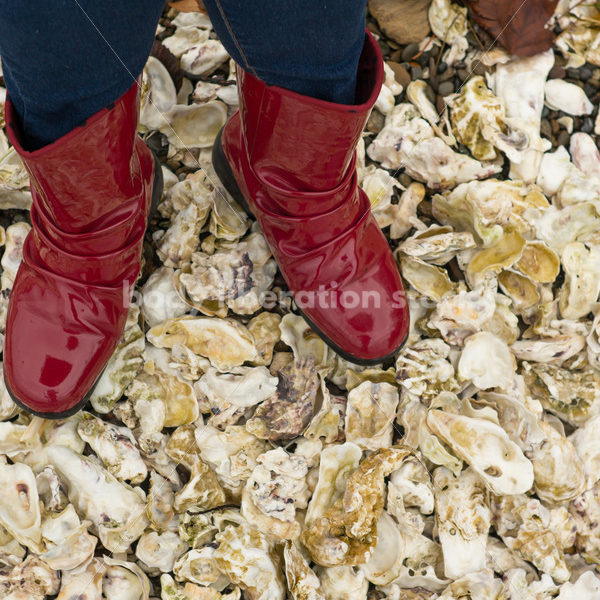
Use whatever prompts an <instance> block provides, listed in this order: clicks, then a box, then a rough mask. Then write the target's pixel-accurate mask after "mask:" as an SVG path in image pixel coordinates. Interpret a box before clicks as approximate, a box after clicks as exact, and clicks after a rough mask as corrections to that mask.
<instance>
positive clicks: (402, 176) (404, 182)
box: [398, 173, 412, 187]
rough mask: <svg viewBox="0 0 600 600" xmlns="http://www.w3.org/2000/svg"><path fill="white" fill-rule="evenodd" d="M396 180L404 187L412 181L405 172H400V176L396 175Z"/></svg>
mask: <svg viewBox="0 0 600 600" xmlns="http://www.w3.org/2000/svg"><path fill="white" fill-rule="evenodd" d="M398 181H399V182H400V183H401V184H402V185H403V186H404V187H408V186H409V185H410V184H411V183H412V179H411V178H410V177H409V176H408V175H407V174H406V173H401V174H400V176H399V177H398Z"/></svg>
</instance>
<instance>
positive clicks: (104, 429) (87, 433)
mask: <svg viewBox="0 0 600 600" xmlns="http://www.w3.org/2000/svg"><path fill="white" fill-rule="evenodd" d="M77 433H78V434H79V435H80V436H81V439H82V440H85V441H86V442H87V443H88V444H89V445H90V447H91V448H92V449H93V450H94V452H95V453H96V455H97V456H98V457H99V458H100V459H101V460H102V462H103V464H104V466H105V467H106V468H107V469H108V470H109V471H110V472H111V473H112V474H113V475H114V476H115V477H116V478H117V479H118V480H119V481H126V480H127V481H129V482H130V483H132V484H137V483H141V482H142V481H144V479H146V477H147V476H148V469H147V467H146V465H145V463H144V461H143V460H142V457H141V456H140V453H139V450H138V449H137V447H136V441H135V438H134V437H133V434H132V433H131V431H130V430H129V429H127V427H118V426H117V425H112V424H110V423H105V422H104V421H102V420H101V419H98V418H97V417H94V415H92V414H90V413H86V412H84V413H83V418H82V420H81V422H80V423H79V425H78V426H77Z"/></svg>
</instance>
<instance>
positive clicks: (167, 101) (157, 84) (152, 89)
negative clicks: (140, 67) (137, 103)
mask: <svg viewBox="0 0 600 600" xmlns="http://www.w3.org/2000/svg"><path fill="white" fill-rule="evenodd" d="M175 104H177V91H176V89H175V84H174V83H173V80H172V79H171V75H169V71H167V68H166V67H165V66H164V65H163V64H162V63H161V62H160V61H159V60H158V59H157V58H155V57H154V56H149V57H148V60H147V61H146V66H145V67H144V71H143V75H142V99H141V107H140V125H142V127H145V128H147V129H158V128H160V127H161V126H164V125H165V124H166V120H165V117H164V114H165V113H166V112H167V111H168V110H169V109H170V108H172V107H173V106H175Z"/></svg>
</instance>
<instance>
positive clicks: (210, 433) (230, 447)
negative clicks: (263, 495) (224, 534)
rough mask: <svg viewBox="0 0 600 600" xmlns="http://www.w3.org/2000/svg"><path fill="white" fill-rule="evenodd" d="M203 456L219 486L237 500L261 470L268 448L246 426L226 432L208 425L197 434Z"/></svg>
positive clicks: (231, 428)
mask: <svg viewBox="0 0 600 600" xmlns="http://www.w3.org/2000/svg"><path fill="white" fill-rule="evenodd" d="M195 438H196V444H197V445H198V448H199V450H200V456H201V457H202V460H204V461H205V462H206V463H207V464H208V465H209V466H210V467H211V468H212V470H213V471H214V472H215V475H216V476H217V479H218V480H219V483H220V484H221V485H222V486H223V488H224V489H225V490H227V492H228V493H229V494H230V495H231V496H232V497H233V498H235V499H239V498H240V497H241V493H242V489H243V488H244V486H245V485H246V483H245V482H246V481H247V480H248V479H249V478H250V476H251V474H252V472H253V470H254V469H255V467H256V466H257V459H258V457H259V456H260V455H262V454H263V453H265V452H266V451H267V449H268V445H267V444H266V443H265V442H263V441H262V440H259V439H258V438H256V437H255V436H253V435H252V434H251V433H249V432H248V431H247V430H246V428H245V427H244V426H243V425H228V426H227V427H226V428H225V430H224V431H219V430H218V429H216V428H215V427H211V426H210V425H205V426H202V427H198V428H197V429H196V430H195Z"/></svg>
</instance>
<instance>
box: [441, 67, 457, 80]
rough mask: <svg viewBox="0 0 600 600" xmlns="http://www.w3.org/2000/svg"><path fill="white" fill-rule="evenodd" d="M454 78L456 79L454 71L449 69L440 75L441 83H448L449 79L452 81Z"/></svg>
mask: <svg viewBox="0 0 600 600" xmlns="http://www.w3.org/2000/svg"><path fill="white" fill-rule="evenodd" d="M453 77H454V71H453V70H452V69H447V70H445V71H444V72H443V73H442V74H441V75H440V81H448V80H449V79H452V78H453Z"/></svg>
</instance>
